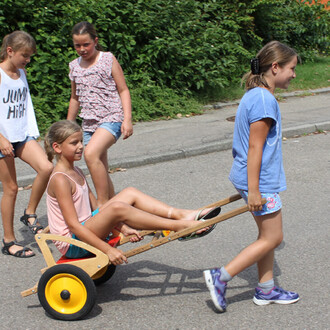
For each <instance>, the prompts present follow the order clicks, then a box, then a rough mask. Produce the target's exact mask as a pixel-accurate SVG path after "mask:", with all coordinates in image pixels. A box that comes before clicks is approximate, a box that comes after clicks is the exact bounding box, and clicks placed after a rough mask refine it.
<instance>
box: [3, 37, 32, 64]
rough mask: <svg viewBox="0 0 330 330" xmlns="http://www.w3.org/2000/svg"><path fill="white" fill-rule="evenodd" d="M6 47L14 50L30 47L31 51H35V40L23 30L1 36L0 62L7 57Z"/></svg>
mask: <svg viewBox="0 0 330 330" xmlns="http://www.w3.org/2000/svg"><path fill="white" fill-rule="evenodd" d="M8 47H11V48H12V49H13V51H15V52H16V51H18V50H19V49H30V50H32V52H33V53H36V51H37V46H36V42H35V40H34V39H33V37H32V36H31V35H29V34H28V33H27V32H24V31H14V32H12V33H10V34H7V35H6V36H5V37H4V38H3V40H2V46H1V50H0V62H3V61H4V60H5V59H6V58H7V57H8V54H7V48H8Z"/></svg>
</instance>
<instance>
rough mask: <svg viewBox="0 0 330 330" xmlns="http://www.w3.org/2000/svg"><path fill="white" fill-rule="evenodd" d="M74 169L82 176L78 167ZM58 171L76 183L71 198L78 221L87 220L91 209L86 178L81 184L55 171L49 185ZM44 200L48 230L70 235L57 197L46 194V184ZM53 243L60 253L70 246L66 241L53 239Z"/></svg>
mask: <svg viewBox="0 0 330 330" xmlns="http://www.w3.org/2000/svg"><path fill="white" fill-rule="evenodd" d="M74 170H75V171H76V172H77V173H78V174H79V175H81V176H82V177H83V178H84V176H83V174H82V173H81V171H80V169H78V168H77V167H75V168H74ZM59 173H60V174H63V175H65V176H66V177H68V178H69V179H70V180H71V181H73V182H74V183H75V184H76V191H75V193H74V194H73V195H72V199H73V203H74V206H75V209H76V212H77V216H78V221H79V222H80V223H82V222H84V221H85V220H88V219H89V218H90V217H91V215H92V211H91V205H90V201H89V194H88V186H87V183H86V179H85V178H84V184H83V185H82V186H81V185H80V184H79V183H77V182H76V181H75V180H74V179H73V178H71V177H70V176H69V175H67V174H66V173H63V172H56V173H54V174H53V175H52V176H51V177H50V178H49V181H48V185H49V183H50V181H51V179H52V178H53V177H54V176H55V175H56V174H59ZM46 202H47V216H48V225H49V230H50V232H51V233H52V234H56V235H60V236H67V237H72V232H71V231H70V230H69V227H68V225H67V223H66V222H65V220H64V217H63V215H62V212H61V209H60V206H59V204H58V202H57V199H56V198H54V197H52V196H50V195H49V194H48V186H47V189H46ZM54 244H55V246H56V247H57V248H58V250H59V251H60V252H61V253H62V254H65V253H66V252H67V250H68V248H69V246H70V244H68V243H65V242H59V241H55V242H54Z"/></svg>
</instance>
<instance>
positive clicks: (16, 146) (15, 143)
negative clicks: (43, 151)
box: [0, 136, 35, 158]
mask: <svg viewBox="0 0 330 330" xmlns="http://www.w3.org/2000/svg"><path fill="white" fill-rule="evenodd" d="M31 140H35V138H34V137H32V136H28V137H26V139H25V140H24V141H21V142H14V143H12V146H13V148H14V150H13V151H14V155H15V157H16V151H17V149H19V148H20V147H23V146H24V144H25V143H26V142H29V141H31ZM5 157H6V156H4V155H3V154H2V153H1V151H0V158H5Z"/></svg>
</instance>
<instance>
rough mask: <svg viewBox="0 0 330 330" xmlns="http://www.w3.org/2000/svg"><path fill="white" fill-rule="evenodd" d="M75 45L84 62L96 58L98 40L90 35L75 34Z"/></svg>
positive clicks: (73, 37)
mask: <svg viewBox="0 0 330 330" xmlns="http://www.w3.org/2000/svg"><path fill="white" fill-rule="evenodd" d="M72 39H73V45H74V48H75V50H76V52H77V53H78V55H79V56H81V57H82V58H83V59H84V60H89V59H92V58H93V56H95V54H96V52H97V50H96V48H95V47H96V45H97V41H98V38H97V37H96V38H95V39H92V38H91V37H90V35H89V34H88V33H86V34H74V35H73V36H72Z"/></svg>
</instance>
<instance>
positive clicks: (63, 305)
mask: <svg viewBox="0 0 330 330" xmlns="http://www.w3.org/2000/svg"><path fill="white" fill-rule="evenodd" d="M38 298H39V301H40V304H41V305H42V307H43V308H44V309H45V311H46V312H47V313H48V314H49V315H51V316H52V317H54V318H56V319H59V320H64V321H73V320H78V319H81V318H83V317H85V316H86V315H87V314H88V313H89V312H90V311H91V309H92V308H93V307H94V305H95V301H96V288H95V285H94V282H93V280H92V279H91V277H90V276H89V275H88V274H87V273H86V272H85V271H84V270H82V269H81V268H79V267H76V266H73V265H69V264H61V265H55V266H53V267H51V268H49V269H47V270H46V271H45V272H44V273H43V274H42V276H41V278H40V280H39V283H38Z"/></svg>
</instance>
